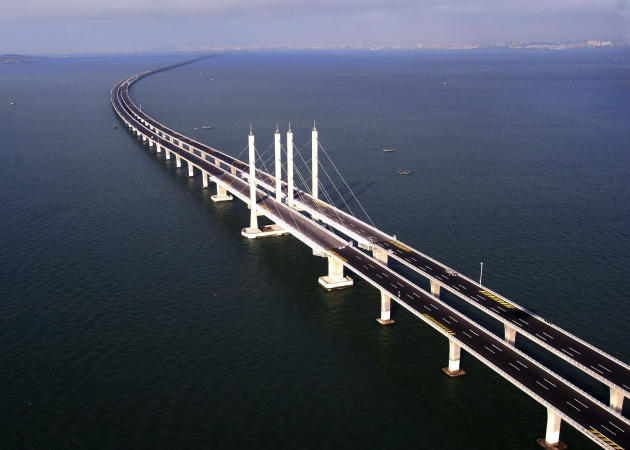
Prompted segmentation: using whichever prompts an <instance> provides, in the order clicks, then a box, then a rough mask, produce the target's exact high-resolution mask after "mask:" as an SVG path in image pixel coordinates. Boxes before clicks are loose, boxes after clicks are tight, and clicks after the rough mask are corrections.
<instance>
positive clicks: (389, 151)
mask: <svg viewBox="0 0 630 450" xmlns="http://www.w3.org/2000/svg"><path fill="white" fill-rule="evenodd" d="M383 151H384V152H385V153H392V152H393V151H394V149H393V148H384V149H383Z"/></svg>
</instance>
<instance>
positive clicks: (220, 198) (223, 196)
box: [210, 183, 234, 203]
mask: <svg viewBox="0 0 630 450" xmlns="http://www.w3.org/2000/svg"><path fill="white" fill-rule="evenodd" d="M210 198H211V199H212V201H213V202H215V203H218V202H229V201H231V200H232V199H233V198H234V197H232V196H231V195H229V194H228V193H227V191H226V190H225V187H223V186H221V185H220V184H218V183H217V193H216V195H213V196H211V197H210Z"/></svg>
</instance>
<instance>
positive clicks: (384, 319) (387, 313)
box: [376, 291, 396, 325]
mask: <svg viewBox="0 0 630 450" xmlns="http://www.w3.org/2000/svg"><path fill="white" fill-rule="evenodd" d="M391 313H392V299H391V298H390V296H389V295H388V294H387V293H385V291H381V317H379V318H378V319H376V321H377V322H378V323H380V324H381V325H391V324H393V323H396V321H395V320H393V319H392V316H391Z"/></svg>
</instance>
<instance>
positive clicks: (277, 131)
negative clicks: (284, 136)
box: [276, 122, 280, 133]
mask: <svg viewBox="0 0 630 450" xmlns="http://www.w3.org/2000/svg"><path fill="white" fill-rule="evenodd" d="M276 133H280V129H279V128H278V122H276Z"/></svg>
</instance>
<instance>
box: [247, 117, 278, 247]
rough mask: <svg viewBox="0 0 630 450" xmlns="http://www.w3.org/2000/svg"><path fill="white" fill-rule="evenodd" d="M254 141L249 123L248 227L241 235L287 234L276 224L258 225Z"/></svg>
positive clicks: (252, 130) (259, 236) (255, 237)
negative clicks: (260, 226)
mask: <svg viewBox="0 0 630 450" xmlns="http://www.w3.org/2000/svg"><path fill="white" fill-rule="evenodd" d="M276 134H278V133H276ZM254 142H255V140H254V129H253V127H252V125H251V124H250V126H249V136H248V137H247V147H248V150H249V176H248V181H249V202H248V203H249V227H247V228H243V231H241V235H242V236H243V237H245V238H247V239H258V238H263V237H271V236H280V235H283V234H288V233H289V232H288V231H287V230H285V229H284V228H282V227H281V226H279V225H276V224H274V225H266V226H264V227H262V228H259V227H258V207H257V196H256V192H257V191H258V186H257V185H256V146H255V144H254ZM277 153H278V152H277V151H276V158H277V157H278V156H277ZM276 195H277V193H276Z"/></svg>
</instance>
